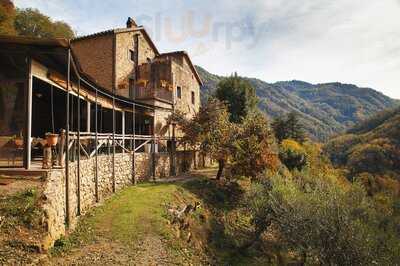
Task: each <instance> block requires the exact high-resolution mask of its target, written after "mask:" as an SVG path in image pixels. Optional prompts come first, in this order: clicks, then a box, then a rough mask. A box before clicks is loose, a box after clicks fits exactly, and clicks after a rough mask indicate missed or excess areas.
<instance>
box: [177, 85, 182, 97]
mask: <svg viewBox="0 0 400 266" xmlns="http://www.w3.org/2000/svg"><path fill="white" fill-rule="evenodd" d="M176 97H178V98H179V99H181V98H182V88H181V87H179V86H178V87H176Z"/></svg>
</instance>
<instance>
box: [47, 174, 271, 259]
mask: <svg viewBox="0 0 400 266" xmlns="http://www.w3.org/2000/svg"><path fill="white" fill-rule="evenodd" d="M245 186H246V184H237V183H224V184H223V183H220V182H216V181H210V180H208V179H205V178H200V179H194V180H191V181H187V182H177V183H173V184H141V185H138V186H136V187H129V188H126V189H124V190H122V191H121V192H119V193H117V194H116V195H114V196H113V197H111V198H110V199H109V200H107V201H106V202H105V203H104V204H103V205H102V206H100V207H98V208H96V209H94V210H93V211H92V212H91V213H89V214H88V215H86V216H85V217H84V218H83V219H82V220H81V221H80V223H79V225H78V227H77V229H76V230H75V232H74V233H73V234H71V235H70V236H69V237H68V238H65V239H60V240H59V241H58V242H57V243H56V245H55V248H54V249H53V250H52V254H53V256H55V257H57V256H59V257H60V256H66V255H67V254H68V253H71V251H72V252H73V251H74V250H75V251H76V250H79V249H80V248H81V247H84V246H87V245H91V244H94V243H99V242H100V241H103V240H106V241H111V242H114V243H122V244H123V245H124V246H125V247H129V248H130V250H131V251H132V252H133V253H134V252H136V250H137V248H138V246H140V245H142V244H143V241H142V240H143V239H145V238H149V236H150V237H151V236H154V237H156V238H158V239H162V243H163V245H164V246H165V247H166V249H167V250H168V254H169V257H170V258H173V259H172V261H173V262H174V263H175V264H177V265H178V264H183V265H188V264H192V265H204V264H206V265H208V263H212V264H216V265H266V260H264V259H263V258H261V259H260V258H258V255H259V253H258V252H257V250H255V249H249V250H245V251H244V250H241V248H240V247H241V246H242V245H243V243H246V241H247V240H248V235H249V231H251V228H250V227H249V224H250V223H249V219H250V218H249V217H247V216H245V215H243V214H242V213H241V206H240V204H239V202H240V199H241V197H242V195H243V193H244V190H243V188H244V187H245ZM195 202H200V203H201V207H200V209H198V210H196V211H195V212H193V213H190V214H188V215H187V216H186V217H185V218H184V221H183V222H181V223H179V224H176V223H174V222H173V219H172V218H171V216H170V215H169V213H168V211H167V209H168V208H171V207H174V208H176V209H182V207H183V206H185V205H188V204H194V203H195ZM140 248H141V247H139V249H140ZM175 259H176V260H175Z"/></svg>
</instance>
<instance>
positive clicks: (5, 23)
mask: <svg viewBox="0 0 400 266" xmlns="http://www.w3.org/2000/svg"><path fill="white" fill-rule="evenodd" d="M14 19H15V7H14V4H13V3H12V2H11V1H10V0H0V35H15V34H16V32H15V28H14Z"/></svg>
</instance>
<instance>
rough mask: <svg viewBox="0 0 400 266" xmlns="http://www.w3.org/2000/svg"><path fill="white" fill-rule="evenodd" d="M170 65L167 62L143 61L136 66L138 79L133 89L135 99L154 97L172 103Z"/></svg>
mask: <svg viewBox="0 0 400 266" xmlns="http://www.w3.org/2000/svg"><path fill="white" fill-rule="evenodd" d="M171 80H172V74H171V67H170V64H169V63H168V62H152V63H145V64H142V65H140V66H139V67H138V80H137V81H136V85H135V89H134V91H133V93H134V94H133V95H132V96H133V98H134V99H137V100H150V99H156V100H161V101H166V102H169V103H172V101H173V87H172V82H171Z"/></svg>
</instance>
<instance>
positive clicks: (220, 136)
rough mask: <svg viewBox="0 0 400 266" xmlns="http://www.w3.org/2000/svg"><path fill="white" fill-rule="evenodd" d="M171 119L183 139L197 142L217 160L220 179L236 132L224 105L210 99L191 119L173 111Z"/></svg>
mask: <svg viewBox="0 0 400 266" xmlns="http://www.w3.org/2000/svg"><path fill="white" fill-rule="evenodd" d="M172 121H173V122H174V123H177V125H178V126H179V128H180V129H181V130H182V131H183V133H184V137H183V141H190V143H191V144H192V145H195V144H196V143H197V144H198V145H199V147H200V149H201V151H202V152H204V153H206V154H209V155H210V156H211V157H212V158H213V159H215V160H216V161H217V162H218V172H217V176H216V179H217V180H219V179H221V177H222V173H223V170H224V168H225V166H226V163H227V161H228V160H229V158H230V156H231V151H232V143H233V141H234V139H235V135H236V132H237V130H236V126H235V125H234V124H232V123H231V122H230V121H229V113H228V110H227V107H226V105H224V104H223V103H221V102H220V101H218V100H215V99H210V100H209V101H208V102H207V104H206V105H204V106H202V107H200V110H199V112H198V113H197V114H196V115H195V116H194V117H193V118H192V119H187V118H185V116H184V115H183V114H180V113H175V114H173V115H172V116H171V117H170V118H169V122H170V123H171V122H172Z"/></svg>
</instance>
